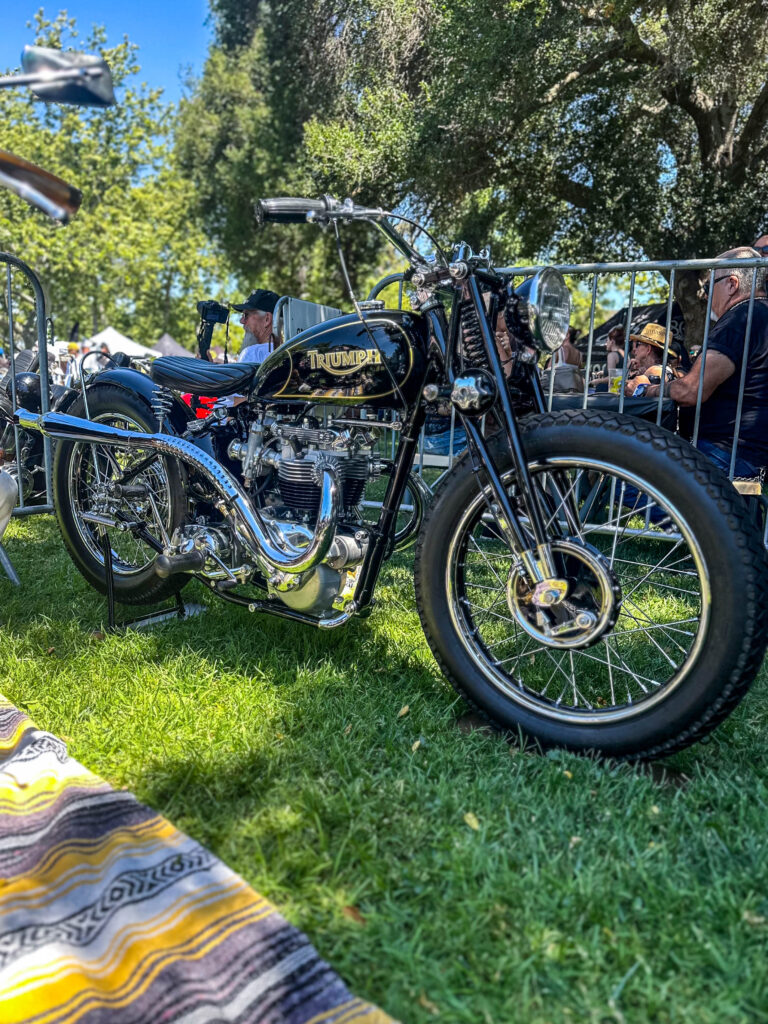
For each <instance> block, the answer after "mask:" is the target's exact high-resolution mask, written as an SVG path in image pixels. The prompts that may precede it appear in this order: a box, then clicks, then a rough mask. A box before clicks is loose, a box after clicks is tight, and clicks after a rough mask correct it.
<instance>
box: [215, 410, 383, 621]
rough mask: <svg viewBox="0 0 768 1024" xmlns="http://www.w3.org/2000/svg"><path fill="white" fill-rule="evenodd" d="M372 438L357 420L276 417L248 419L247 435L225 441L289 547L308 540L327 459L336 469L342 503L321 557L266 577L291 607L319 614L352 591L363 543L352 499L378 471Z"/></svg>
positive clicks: (364, 532)
mask: <svg viewBox="0 0 768 1024" xmlns="http://www.w3.org/2000/svg"><path fill="white" fill-rule="evenodd" d="M376 441H377V435H376V433H375V432H373V431H371V430H370V429H366V428H365V427H364V425H363V424H361V426H360V427H359V428H358V427H355V426H353V427H352V428H351V429H346V428H345V429H341V430H340V429H336V428H333V427H321V426H316V425H315V424H314V423H312V422H310V421H306V420H305V421H304V422H303V423H302V424H296V423H290V422H285V421H281V420H279V419H276V420H260V421H257V422H256V423H253V424H252V425H251V428H250V431H249V435H248V440H247V441H245V442H243V441H235V442H233V443H232V444H230V446H229V452H228V454H229V456H230V458H232V459H239V460H240V461H241V462H242V466H243V469H242V473H243V478H244V481H245V483H246V486H249V487H250V486H251V485H252V484H253V482H254V481H256V487H257V490H258V491H259V492H260V505H261V507H260V513H261V515H262V517H263V518H264V520H265V521H266V522H267V523H268V524H269V526H270V527H271V529H272V530H273V532H274V533H276V534H278V535H280V536H282V537H283V539H284V540H286V541H287V542H289V543H290V544H292V545H293V546H295V547H301V546H302V544H306V543H307V532H308V530H311V529H312V528H313V526H314V522H315V520H316V517H317V514H318V509H319V505H320V493H321V486H320V483H321V480H322V475H323V467H325V466H328V465H329V464H330V465H333V467H334V468H335V470H336V473H337V475H338V478H339V482H340V485H341V490H342V500H341V506H342V508H341V511H340V515H339V520H338V521H337V523H336V533H335V537H334V540H333V542H332V543H331V547H330V550H329V551H328V554H327V555H326V557H325V559H324V560H323V562H322V564H320V565H319V566H316V567H315V568H314V569H311V570H309V571H307V572H305V573H300V574H295V573H294V574H291V573H284V572H280V571H276V572H274V573H273V574H272V576H271V577H270V578H269V580H268V589H269V592H270V594H272V595H273V596H274V597H277V598H279V599H280V600H281V601H282V602H283V603H284V604H286V605H288V607H290V608H293V609H294V610H295V611H299V612H302V613H304V614H307V615H322V614H323V613H326V612H328V611H330V610H331V609H335V610H340V609H343V607H344V604H345V603H348V602H349V601H350V600H351V598H352V595H353V593H354V584H355V582H356V578H357V573H358V571H359V567H360V564H361V563H362V561H363V559H364V557H365V554H366V551H367V548H368V532H367V530H366V529H365V527H364V524H363V521H362V517H361V515H360V513H359V511H358V505H359V503H360V501H361V500H362V497H363V492H364V490H365V485H366V482H367V481H368V480H370V479H372V478H374V477H376V476H378V475H379V473H380V472H381V464H380V460H379V459H378V457H377V456H376V454H375V444H376ZM271 474H274V476H271ZM267 485H268V486H267Z"/></svg>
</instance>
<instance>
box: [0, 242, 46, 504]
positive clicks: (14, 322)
mask: <svg viewBox="0 0 768 1024" xmlns="http://www.w3.org/2000/svg"><path fill="white" fill-rule="evenodd" d="M0 266H4V267H5V274H4V275H3V276H4V277H5V281H4V282H3V284H4V287H3V288H2V292H3V293H4V294H3V299H4V303H3V305H4V307H5V308H4V309H3V310H2V319H3V320H4V321H5V322H4V323H3V324H2V327H3V328H4V329H3V330H2V334H1V335H0V336H1V337H2V338H3V339H6V338H7V353H6V355H7V358H8V360H9V367H8V370H7V371H6V373H7V375H8V376H7V380H6V384H5V386H6V387H7V388H8V392H7V393H8V395H9V397H10V400H11V403H12V405H13V408H14V409H16V408H17V407H18V401H17V395H16V374H17V372H21V371H22V369H25V368H26V367H21V368H17V365H16V364H17V356H18V354H19V353H20V352H21V351H24V350H25V349H24V348H23V347H22V346H19V345H18V341H19V338H18V335H19V334H20V331H19V327H20V323H19V318H18V317H17V314H16V301H15V300H16V297H17V295H18V287H16V283H17V279H16V275H19V276H20V277H21V278H22V279H23V280H25V281H26V282H27V283H28V285H29V286H31V289H32V297H33V305H34V329H33V331H34V333H33V335H32V336H33V337H34V338H35V341H34V342H33V345H36V346H37V353H38V358H39V368H38V369H36V370H35V372H39V374H40V404H41V408H42V411H43V412H48V411H49V410H50V407H51V379H50V373H49V367H48V346H47V330H48V327H49V324H50V321H49V319H48V314H47V310H46V300H45V294H44V292H43V287H42V285H41V283H40V279H39V278H38V276H37V274H36V273H35V272H34V270H32V268H31V267H30V266H28V265H27V264H26V263H24V261H23V260H20V259H19V258H18V257H17V256H13V255H11V254H10V253H7V252H0ZM0 273H2V272H0ZM29 333H30V334H31V333H32V332H29ZM27 340H30V339H29V337H28V338H27ZM0 376H3V377H4V376H5V373H4V374H2V375H0ZM13 439H14V450H13V453H12V457H11V458H8V456H9V454H11V453H9V452H7V451H5V449H4V450H3V457H4V460H7V462H2V461H0V469H3V468H5V469H8V468H9V467H10V468H11V469H12V470H13V463H14V462H15V463H16V469H15V473H16V482H17V486H18V502H17V505H16V507H15V508H14V510H13V515H14V516H24V515H34V514H36V513H40V512H53V496H52V487H51V441H50V438H47V437H44V438H40V441H41V442H42V444H41V451H42V458H43V466H42V468H43V469H44V474H45V498H44V500H39V501H36V502H30V501H29V500H28V499H29V495H28V493H27V490H28V488H27V484H26V474H25V473H24V472H23V471H22V466H21V465H20V461H19V456H20V455H21V451H22V447H23V433H22V431H21V430H20V429H19V427H18V426H14V428H13Z"/></svg>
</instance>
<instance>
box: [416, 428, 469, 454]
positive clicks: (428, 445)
mask: <svg viewBox="0 0 768 1024" xmlns="http://www.w3.org/2000/svg"><path fill="white" fill-rule="evenodd" d="M450 441H451V432H450V430H443V431H442V432H441V433H439V434H427V435H426V436H425V437H424V451H425V453H427V454H429V455H451V454H453V455H458V454H459V453H460V452H463V451H464V449H465V448H466V447H467V435H466V433H465V431H464V427H456V429H455V430H454V432H453V452H451V444H450Z"/></svg>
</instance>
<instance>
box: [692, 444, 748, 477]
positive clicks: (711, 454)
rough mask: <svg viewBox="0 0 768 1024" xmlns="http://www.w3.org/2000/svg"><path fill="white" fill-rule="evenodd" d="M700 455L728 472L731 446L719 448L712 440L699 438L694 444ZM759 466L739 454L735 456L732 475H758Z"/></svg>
mask: <svg viewBox="0 0 768 1024" xmlns="http://www.w3.org/2000/svg"><path fill="white" fill-rule="evenodd" d="M696 447H697V448H698V449H699V451H700V452H701V454H702V455H706V457H707V458H708V459H709V460H710V462H714V463H715V465H716V466H719V467H720V469H722V470H723V472H724V473H728V472H729V471H730V468H731V446H730V445H729V446H728V447H727V448H721V447H720V446H719V445H716V444H715V443H714V442H713V441H704V440H700V441H699V443H698V444H697V446H696ZM759 474H760V468H759V467H756V466H753V465H752V463H751V462H747V460H746V459H742V458H741V457H740V456H739V455H737V456H736V465H735V466H734V467H733V475H734V476H759Z"/></svg>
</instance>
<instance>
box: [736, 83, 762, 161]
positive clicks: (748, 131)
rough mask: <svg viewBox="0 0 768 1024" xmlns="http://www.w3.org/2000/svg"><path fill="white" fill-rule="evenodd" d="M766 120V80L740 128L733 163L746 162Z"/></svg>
mask: <svg viewBox="0 0 768 1024" xmlns="http://www.w3.org/2000/svg"><path fill="white" fill-rule="evenodd" d="M766 122H768V82H766V83H765V84H764V85H763V87H762V89H761V90H760V93H759V95H758V97H757V99H756V100H755V103H754V105H753V107H752V110H751V111H750V114H749V117H748V118H747V122H746V124H745V125H744V128H743V129H742V132H741V135H740V136H739V139H738V141H737V143H736V145H735V147H734V154H733V162H734V164H738V163H742V162H743V163H746V162H747V160H748V159H749V151H750V149H751V148H752V146H753V145H754V143H755V142H756V141H757V138H758V136H759V135H760V132H761V131H762V130H763V128H765V125H766Z"/></svg>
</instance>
